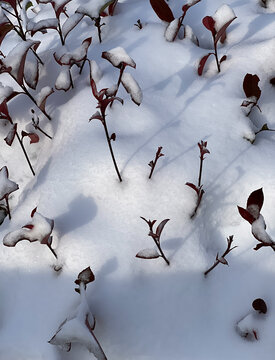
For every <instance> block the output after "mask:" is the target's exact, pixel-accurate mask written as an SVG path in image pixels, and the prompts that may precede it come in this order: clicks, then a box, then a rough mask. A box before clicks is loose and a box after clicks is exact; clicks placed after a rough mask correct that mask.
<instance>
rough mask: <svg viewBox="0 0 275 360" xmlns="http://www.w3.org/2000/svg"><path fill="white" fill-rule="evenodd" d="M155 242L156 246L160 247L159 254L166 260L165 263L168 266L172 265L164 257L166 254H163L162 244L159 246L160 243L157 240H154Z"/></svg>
mask: <svg viewBox="0 0 275 360" xmlns="http://www.w3.org/2000/svg"><path fill="white" fill-rule="evenodd" d="M154 241H155V244H156V245H157V247H158V249H159V252H160V254H161V257H162V258H163V259H164V260H165V262H166V264H167V265H170V262H169V260H168V259H167V257H166V256H165V255H164V252H163V251H162V249H161V246H160V244H159V241H158V240H155V239H154Z"/></svg>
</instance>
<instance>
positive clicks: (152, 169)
mask: <svg viewBox="0 0 275 360" xmlns="http://www.w3.org/2000/svg"><path fill="white" fill-rule="evenodd" d="M161 150H162V146H159V147H158V150H157V152H156V155H155V159H154V160H151V161H150V162H149V164H148V165H149V166H150V168H151V171H150V174H149V179H151V177H152V175H153V172H154V170H155V167H156V165H157V161H158V159H159V158H160V157H162V156H164V154H162V152H161Z"/></svg>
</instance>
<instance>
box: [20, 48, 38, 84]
mask: <svg viewBox="0 0 275 360" xmlns="http://www.w3.org/2000/svg"><path fill="white" fill-rule="evenodd" d="M38 78H39V65H38V60H37V59H36V57H35V56H34V54H33V53H31V52H29V53H28V54H27V58H26V62H25V67H24V79H25V81H26V83H27V84H28V86H30V87H31V88H32V89H35V88H36V85H37V82H38Z"/></svg>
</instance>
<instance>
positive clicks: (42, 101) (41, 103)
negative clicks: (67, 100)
mask: <svg viewBox="0 0 275 360" xmlns="http://www.w3.org/2000/svg"><path fill="white" fill-rule="evenodd" d="M52 93H54V89H53V88H51V87H49V86H45V87H43V88H42V89H41V90H40V92H39V93H38V94H37V95H36V102H37V106H38V107H39V109H41V110H42V111H44V112H45V106H46V101H47V98H48V97H49V96H50V95H51V94H52Z"/></svg>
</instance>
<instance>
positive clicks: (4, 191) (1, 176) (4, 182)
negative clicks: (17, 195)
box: [0, 166, 19, 200]
mask: <svg viewBox="0 0 275 360" xmlns="http://www.w3.org/2000/svg"><path fill="white" fill-rule="evenodd" d="M18 189H19V186H18V185H17V184H16V183H15V182H14V181H11V180H10V179H9V171H8V168H7V167H6V166H3V167H2V168H1V169H0V200H3V199H4V198H5V197H8V196H9V195H10V194H11V193H12V192H14V191H16V190H18Z"/></svg>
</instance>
